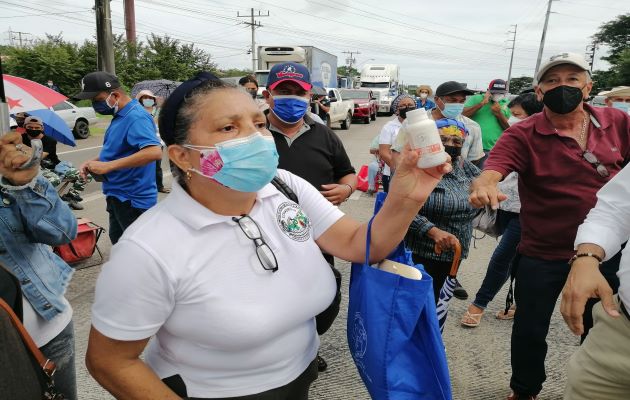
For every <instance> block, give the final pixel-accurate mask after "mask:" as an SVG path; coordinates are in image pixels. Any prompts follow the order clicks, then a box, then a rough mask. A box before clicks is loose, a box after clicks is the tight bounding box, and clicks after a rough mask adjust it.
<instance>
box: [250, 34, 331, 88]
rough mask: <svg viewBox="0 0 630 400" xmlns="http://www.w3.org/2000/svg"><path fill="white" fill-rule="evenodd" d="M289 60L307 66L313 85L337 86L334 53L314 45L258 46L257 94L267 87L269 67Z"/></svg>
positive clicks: (322, 86)
mask: <svg viewBox="0 0 630 400" xmlns="http://www.w3.org/2000/svg"><path fill="white" fill-rule="evenodd" d="M289 61H291V62H295V63H298V64H303V65H305V66H306V68H308V70H309V72H310V74H311V83H312V84H313V86H319V87H320V88H327V87H337V56H336V55H334V54H330V53H328V52H326V51H324V50H322V49H318V48H317V47H314V46H258V69H257V70H256V80H257V81H258V85H259V94H260V93H262V90H264V89H265V88H266V87H267V79H268V78H269V70H270V69H271V67H273V66H274V65H276V64H280V63H284V62H289Z"/></svg>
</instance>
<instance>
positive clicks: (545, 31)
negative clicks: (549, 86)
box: [534, 0, 554, 76]
mask: <svg viewBox="0 0 630 400" xmlns="http://www.w3.org/2000/svg"><path fill="white" fill-rule="evenodd" d="M552 1H554V0H549V1H548V3H547V13H546V14H545V26H543V32H542V37H541V38H540V47H539V48H538V59H537V60H536V70H535V71H534V76H536V74H537V73H538V68H540V61H541V60H542V55H543V49H544V48H545V37H546V36H547V25H549V14H551V2H552Z"/></svg>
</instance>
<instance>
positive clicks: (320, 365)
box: [317, 354, 328, 372]
mask: <svg viewBox="0 0 630 400" xmlns="http://www.w3.org/2000/svg"><path fill="white" fill-rule="evenodd" d="M327 368H328V363H327V362H326V360H324V359H323V358H322V357H321V356H320V355H319V354H318V355H317V370H318V371H319V372H324V371H326V369H327Z"/></svg>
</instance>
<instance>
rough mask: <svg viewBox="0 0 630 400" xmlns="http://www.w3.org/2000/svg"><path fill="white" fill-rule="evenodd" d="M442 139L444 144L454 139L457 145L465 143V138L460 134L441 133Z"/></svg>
mask: <svg viewBox="0 0 630 400" xmlns="http://www.w3.org/2000/svg"><path fill="white" fill-rule="evenodd" d="M440 139H442V144H448V142H449V141H452V142H453V144H454V145H455V146H462V145H463V144H464V138H463V137H460V136H444V135H440Z"/></svg>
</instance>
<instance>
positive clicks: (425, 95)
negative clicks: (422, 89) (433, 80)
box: [420, 93, 429, 100]
mask: <svg viewBox="0 0 630 400" xmlns="http://www.w3.org/2000/svg"><path fill="white" fill-rule="evenodd" d="M427 97H429V95H428V94H427V93H420V98H421V99H422V100H424V99H426V98H427Z"/></svg>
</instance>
